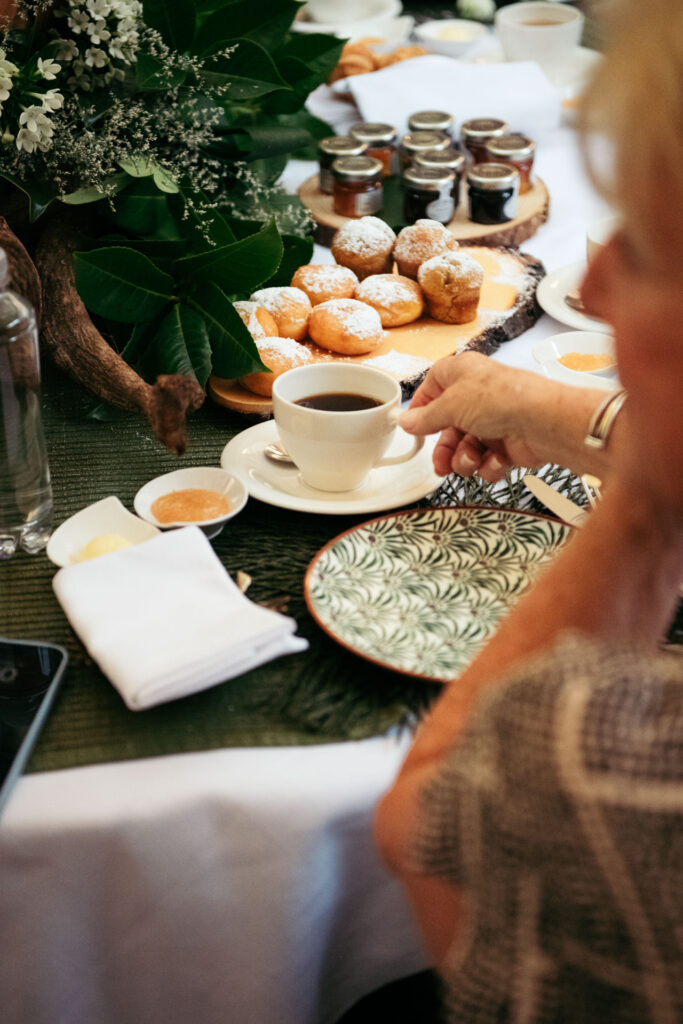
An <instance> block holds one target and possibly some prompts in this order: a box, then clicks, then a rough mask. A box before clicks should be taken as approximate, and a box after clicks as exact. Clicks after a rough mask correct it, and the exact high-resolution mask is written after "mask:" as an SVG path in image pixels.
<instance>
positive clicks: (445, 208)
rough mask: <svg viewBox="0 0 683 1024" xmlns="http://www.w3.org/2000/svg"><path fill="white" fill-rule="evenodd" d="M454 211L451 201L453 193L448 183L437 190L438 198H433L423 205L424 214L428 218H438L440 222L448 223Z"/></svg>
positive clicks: (453, 204)
mask: <svg viewBox="0 0 683 1024" xmlns="http://www.w3.org/2000/svg"><path fill="white" fill-rule="evenodd" d="M454 212H455V203H454V202H453V193H452V192H451V187H450V185H447V186H446V187H445V188H443V189H440V190H439V198H438V199H433V200H432V201H431V203H427V205H426V206H425V214H426V215H427V217H428V218H429V220H438V221H441V223H442V224H448V222H449V221H450V220H452V218H453V214H454Z"/></svg>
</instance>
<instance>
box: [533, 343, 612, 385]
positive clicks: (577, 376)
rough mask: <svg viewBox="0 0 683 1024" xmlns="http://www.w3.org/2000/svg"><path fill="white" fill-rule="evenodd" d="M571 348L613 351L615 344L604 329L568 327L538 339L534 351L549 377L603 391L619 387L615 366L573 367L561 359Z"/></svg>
mask: <svg viewBox="0 0 683 1024" xmlns="http://www.w3.org/2000/svg"><path fill="white" fill-rule="evenodd" d="M568 352H585V353H591V354H594V355H596V354H598V353H603V352H604V353H609V355H611V356H613V355H614V344H613V341H612V338H611V336H610V335H609V334H605V333H604V332H603V331H565V332H563V333H562V334H555V335H553V336H552V337H551V338H544V339H543V341H539V342H537V343H536V344H535V345H534V347H533V349H532V350H531V353H532V355H533V357H534V359H535V360H536V362H537V363H540V365H541V367H542V369H543V372H544V373H545V375H546V377H550V378H551V380H559V381H560V383H562V384H571V385H573V386H574V387H583V388H599V389H601V390H603V391H614V390H616V388H618V387H620V386H621V385H620V384H619V378H618V376H617V370H616V366H614V367H613V368H611V369H610V370H602V371H600V372H599V373H588V372H586V371H579V370H570V369H569V367H568V366H563V364H562V363H561V362H560V361H559V360H560V357H561V356H565V355H567V353H568Z"/></svg>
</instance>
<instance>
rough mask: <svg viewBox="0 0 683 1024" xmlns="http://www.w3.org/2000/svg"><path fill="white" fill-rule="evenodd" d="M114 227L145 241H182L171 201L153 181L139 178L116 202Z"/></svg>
mask: <svg viewBox="0 0 683 1024" xmlns="http://www.w3.org/2000/svg"><path fill="white" fill-rule="evenodd" d="M113 220H114V223H115V224H116V225H117V226H118V227H119V228H122V229H123V230H124V231H128V232H130V233H131V234H133V235H138V236H139V237H142V238H164V239H168V240H173V239H177V238H179V237H180V234H179V232H178V226H177V223H176V219H175V217H174V216H173V213H172V212H171V206H170V199H169V197H167V196H166V195H164V193H162V192H160V191H159V189H158V188H157V187H156V185H155V184H154V181H153V179H151V178H139V179H137V180H136V181H134V182H132V183H131V185H130V186H129V187H128V188H127V189H125V191H123V192H121V193H120V194H119V195H118V196H117V199H116V206H115V212H114V215H113Z"/></svg>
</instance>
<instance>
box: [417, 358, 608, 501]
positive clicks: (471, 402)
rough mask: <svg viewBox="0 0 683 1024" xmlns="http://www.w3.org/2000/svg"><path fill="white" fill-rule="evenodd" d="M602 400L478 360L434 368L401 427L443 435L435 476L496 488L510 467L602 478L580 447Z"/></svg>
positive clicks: (601, 466) (598, 461) (597, 462)
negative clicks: (555, 468)
mask: <svg viewBox="0 0 683 1024" xmlns="http://www.w3.org/2000/svg"><path fill="white" fill-rule="evenodd" d="M602 397H603V393H602V392H595V391H589V390H588V389H585V388H571V387H566V386H564V385H562V384H558V383H556V382H554V381H548V380H545V378H543V377H540V376H539V375H538V374H535V373H527V372H526V371H524V370H515V369H512V368H511V367H509V366H504V365H503V364H502V363H497V362H495V361H494V360H492V359H489V358H488V357H487V356H483V355H480V354H479V353H477V352H462V353H461V354H460V355H455V356H448V357H447V358H446V359H441V360H439V362H438V363H435V364H434V366H433V367H432V368H431V369H430V370H429V372H428V374H427V376H426V377H425V379H424V381H423V382H422V384H421V385H420V387H419V388H418V389H417V391H416V392H415V395H414V396H413V400H412V402H411V404H410V409H409V410H408V411H407V412H404V413H403V415H402V416H401V418H400V419H399V424H400V426H401V427H403V429H404V430H406V431H407V432H408V433H409V434H420V435H424V434H433V433H436V432H437V431H439V430H440V431H441V436H440V438H439V440H438V442H437V445H436V447H435V449H434V456H433V458H434V469H435V470H436V472H437V473H439V474H440V475H441V476H446V475H447V474H448V473H451V472H455V473H459V474H460V475H461V476H471V475H472V474H473V473H478V474H479V476H481V477H482V478H483V479H484V480H488V481H490V482H491V483H495V482H496V481H498V480H501V479H502V478H503V477H504V476H505V473H506V472H507V471H508V469H510V467H511V466H525V467H526V468H528V469H531V468H533V467H534V466H541V465H544V464H545V463H546V462H557V463H559V464H560V465H564V466H568V467H570V468H571V469H574V470H575V471H576V472H579V473H584V472H593V473H596V474H597V475H600V474H601V473H603V472H604V471H605V470H606V466H605V463H604V458H603V457H602V456H600V455H599V456H597V457H596V456H594V455H592V454H591V453H590V452H589V450H588V449H585V446H584V445H583V438H584V436H585V434H586V430H587V427H588V422H589V420H590V417H591V413H592V411H593V409H594V408H595V407H596V406H597V404H598V402H599V401H600V399H601V398H602Z"/></svg>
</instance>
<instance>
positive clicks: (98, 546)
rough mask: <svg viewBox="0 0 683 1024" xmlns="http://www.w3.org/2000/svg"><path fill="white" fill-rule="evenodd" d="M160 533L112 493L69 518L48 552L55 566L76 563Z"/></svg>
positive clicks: (57, 532) (52, 540)
mask: <svg viewBox="0 0 683 1024" xmlns="http://www.w3.org/2000/svg"><path fill="white" fill-rule="evenodd" d="M158 533H159V530H158V528H157V527H156V526H153V525H152V524H151V523H149V522H147V523H146V522H143V520H142V519H139V518H138V517H137V516H134V515H133V513H132V512H129V511H128V509H127V508H125V507H124V506H123V505H122V504H121V502H120V501H119V499H118V498H117V497H116V495H114V494H110V495H109V497H108V498H102V500H101V501H96V502H94V504H92V505H86V507H85V508H82V509H81V510H80V512H75V513H74V515H72V516H69V518H68V519H65V520H64V522H63V523H61V525H60V526H58V527H57V529H56V530H55V532H54V533H53V534H52V536H51V537H50V539H49V541H48V542H47V548H46V549H45V553H46V554H47V557H48V558H49V559H50V561H51V562H54V564H55V565H59V566H60V567H61V566H64V565H73V564H74V563H75V562H86V561H89V560H90V559H91V558H99V557H100V556H101V555H110V554H113V553H114V552H115V551H120V550H121V549H122V548H128V547H130V546H131V545H132V544H141V543H142V542H143V541H145V540H149V539H150V538H151V537H156V536H157V535H158Z"/></svg>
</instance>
